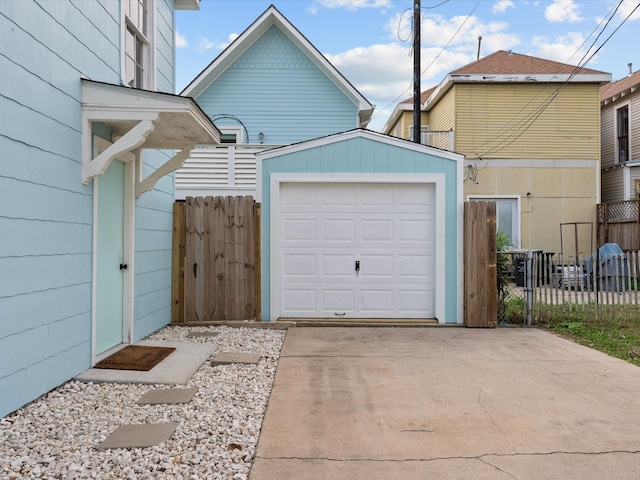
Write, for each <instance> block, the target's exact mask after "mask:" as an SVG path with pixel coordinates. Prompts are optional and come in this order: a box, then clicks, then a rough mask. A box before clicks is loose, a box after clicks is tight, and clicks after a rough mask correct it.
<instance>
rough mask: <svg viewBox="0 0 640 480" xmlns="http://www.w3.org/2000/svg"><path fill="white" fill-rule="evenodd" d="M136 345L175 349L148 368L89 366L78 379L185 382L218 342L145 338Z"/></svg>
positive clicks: (109, 381) (175, 383)
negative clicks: (112, 368) (143, 370)
mask: <svg viewBox="0 0 640 480" xmlns="http://www.w3.org/2000/svg"><path fill="white" fill-rule="evenodd" d="M136 345H149V346H160V347H163V346H167V347H174V348H175V349H176V350H175V351H174V352H173V353H172V354H171V355H169V356H168V357H167V358H165V359H164V360H163V361H161V362H160V363H159V364H158V365H156V366H155V367H153V368H152V369H151V370H149V371H148V372H139V371H134V370H104V369H100V368H90V369H88V370H85V371H84V372H82V373H81V374H80V375H78V376H77V377H76V378H75V379H76V380H78V381H80V382H94V383H101V382H104V383H144V384H150V385H153V384H163V385H185V384H186V383H187V382H188V381H189V379H190V378H191V376H192V375H193V374H194V373H195V372H196V371H197V370H198V369H199V368H200V367H201V366H202V364H203V363H204V362H206V361H207V359H208V358H209V357H210V356H211V355H213V354H214V353H215V352H216V350H218V346H217V345H216V344H215V343H180V342H161V341H150V340H143V341H141V342H138V343H136Z"/></svg>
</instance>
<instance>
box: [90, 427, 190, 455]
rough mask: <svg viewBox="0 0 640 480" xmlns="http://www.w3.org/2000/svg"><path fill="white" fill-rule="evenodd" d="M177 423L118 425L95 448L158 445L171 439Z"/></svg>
mask: <svg viewBox="0 0 640 480" xmlns="http://www.w3.org/2000/svg"><path fill="white" fill-rule="evenodd" d="M177 426H178V424H177V423H173V422H170V423H152V424H140V425H120V426H119V427H118V428H116V429H115V430H114V431H113V433H111V435H109V436H108V437H107V438H106V439H105V440H104V441H103V442H102V443H100V445H98V446H97V447H96V448H97V449H98V450H106V449H112V448H147V447H153V446H155V445H159V444H161V443H162V442H166V441H167V440H169V438H171V435H173V432H175V431H176V427H177Z"/></svg>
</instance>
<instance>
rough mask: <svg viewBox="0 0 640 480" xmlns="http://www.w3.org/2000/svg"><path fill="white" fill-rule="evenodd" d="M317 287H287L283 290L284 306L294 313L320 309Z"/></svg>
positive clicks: (308, 312) (284, 308)
mask: <svg viewBox="0 0 640 480" xmlns="http://www.w3.org/2000/svg"><path fill="white" fill-rule="evenodd" d="M317 295H318V292H317V290H316V289H315V288H307V289H303V288H286V289H284V290H283V292H282V300H283V302H282V303H283V304H282V308H283V311H285V312H290V313H294V314H311V313H315V312H316V311H317V309H318V305H317Z"/></svg>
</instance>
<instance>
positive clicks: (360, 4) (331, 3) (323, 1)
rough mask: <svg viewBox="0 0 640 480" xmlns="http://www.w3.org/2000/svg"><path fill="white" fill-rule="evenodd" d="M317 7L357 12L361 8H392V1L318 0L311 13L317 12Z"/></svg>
mask: <svg viewBox="0 0 640 480" xmlns="http://www.w3.org/2000/svg"><path fill="white" fill-rule="evenodd" d="M317 5H320V6H323V7H325V8H346V9H347V10H357V9H359V8H384V7H390V6H391V0H316V2H315V4H314V5H312V6H311V7H310V11H311V13H316V12H317V8H316V7H317Z"/></svg>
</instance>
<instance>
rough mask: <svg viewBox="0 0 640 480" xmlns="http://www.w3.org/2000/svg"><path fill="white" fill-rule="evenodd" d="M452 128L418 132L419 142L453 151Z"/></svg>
mask: <svg viewBox="0 0 640 480" xmlns="http://www.w3.org/2000/svg"><path fill="white" fill-rule="evenodd" d="M453 140H454V136H453V130H428V131H426V132H421V133H420V143H421V144H423V145H428V146H429V147H435V148H440V149H441V150H448V151H450V152H453V148H454V147H453V146H454V143H453Z"/></svg>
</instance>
